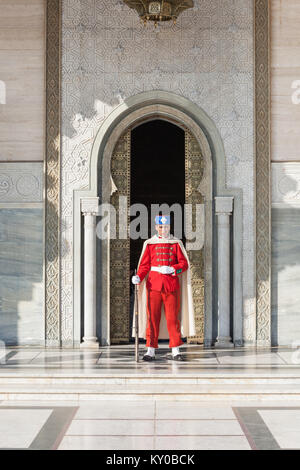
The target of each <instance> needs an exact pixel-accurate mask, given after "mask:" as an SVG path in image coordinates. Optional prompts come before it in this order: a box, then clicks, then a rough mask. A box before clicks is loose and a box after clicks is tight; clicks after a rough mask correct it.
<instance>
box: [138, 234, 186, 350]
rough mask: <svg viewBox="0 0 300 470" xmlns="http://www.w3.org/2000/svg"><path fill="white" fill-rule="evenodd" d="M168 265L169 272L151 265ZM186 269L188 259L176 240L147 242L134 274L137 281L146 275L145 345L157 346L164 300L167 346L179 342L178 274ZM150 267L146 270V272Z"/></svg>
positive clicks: (175, 344) (174, 345)
mask: <svg viewBox="0 0 300 470" xmlns="http://www.w3.org/2000/svg"><path fill="white" fill-rule="evenodd" d="M161 266H172V267H173V268H174V269H175V273H173V274H161V273H160V272H157V271H153V270H151V267H161ZM187 269H188V262H187V260H186V258H185V256H184V254H183V253H182V250H181V248H180V245H179V243H155V244H150V243H149V244H148V245H147V246H146V248H145V252H144V254H143V257H142V259H141V262H140V265H139V269H138V272H137V275H138V276H139V277H140V279H141V281H142V280H143V279H144V277H145V276H146V275H147V274H148V273H149V276H148V279H147V284H146V287H147V317H148V322H147V330H146V339H147V343H146V346H147V347H153V348H157V347H158V334H159V324H160V317H161V305H162V302H163V303H164V309H165V315H166V320H167V327H168V332H169V337H170V342H169V347H170V348H173V347H176V346H180V345H181V344H183V342H182V340H181V336H180V321H179V318H178V314H179V309H180V284H179V279H178V275H179V274H180V273H182V272H183V271H186V270H187ZM149 271H150V272H149Z"/></svg>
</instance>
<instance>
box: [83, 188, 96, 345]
mask: <svg viewBox="0 0 300 470" xmlns="http://www.w3.org/2000/svg"><path fill="white" fill-rule="evenodd" d="M98 199H99V198H97V197H86V198H83V199H81V212H82V213H83V215H84V337H83V342H82V343H81V345H80V347H81V348H84V349H98V348H99V342H98V338H97V336H96V215H97V213H98V204H99V200H98Z"/></svg>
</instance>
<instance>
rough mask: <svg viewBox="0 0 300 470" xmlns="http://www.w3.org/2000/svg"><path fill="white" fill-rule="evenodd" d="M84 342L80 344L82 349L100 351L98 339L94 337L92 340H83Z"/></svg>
mask: <svg viewBox="0 0 300 470" xmlns="http://www.w3.org/2000/svg"><path fill="white" fill-rule="evenodd" d="M82 339H83V341H82V343H80V349H94V350H95V349H97V350H98V349H99V347H100V346H99V342H98V338H96V337H92V338H85V337H84V338H82Z"/></svg>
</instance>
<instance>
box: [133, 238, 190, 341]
mask: <svg viewBox="0 0 300 470" xmlns="http://www.w3.org/2000/svg"><path fill="white" fill-rule="evenodd" d="M158 243H159V244H160V243H178V244H179V245H180V248H181V250H182V253H183V254H184V256H185V258H186V260H187V263H188V269H187V270H186V271H184V272H183V273H181V274H180V275H179V276H178V279H179V283H180V311H179V319H180V332H181V337H182V338H186V337H188V336H195V334H196V330H195V319H194V304H193V294H192V279H191V268H190V263H189V259H188V256H187V252H186V250H185V248H184V246H183V243H182V241H181V240H179V239H177V238H174V237H173V235H170V237H169V238H159V237H158V236H157V235H154V236H153V237H151V238H149V239H148V240H146V241H145V242H144V245H143V250H142V253H141V256H140V259H139V263H138V268H139V266H140V262H141V260H142V257H143V254H144V252H145V249H146V246H147V245H148V244H158ZM148 274H149V273H148ZM148 274H147V275H146V276H145V278H144V279H143V280H142V282H141V283H140V284H139V288H138V307H139V312H138V313H139V337H140V338H144V339H146V328H147V289H146V282H147V278H148ZM135 309H136V302H135V301H134V312H135ZM133 317H134V316H133ZM132 336H135V327H134V321H133V325H132ZM158 338H159V339H169V333H168V329H167V322H166V316H165V314H164V305H163V303H162V316H161V321H160V327H159V336H158Z"/></svg>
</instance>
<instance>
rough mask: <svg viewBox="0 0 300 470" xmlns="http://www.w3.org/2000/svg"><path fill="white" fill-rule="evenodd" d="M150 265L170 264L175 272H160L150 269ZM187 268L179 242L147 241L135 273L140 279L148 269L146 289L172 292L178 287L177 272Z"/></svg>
mask: <svg viewBox="0 0 300 470" xmlns="http://www.w3.org/2000/svg"><path fill="white" fill-rule="evenodd" d="M151 266H158V267H161V266H172V267H173V268H174V269H175V273H174V274H161V273H159V272H157V271H151V270H150V269H151ZM187 269H188V263H187V260H186V258H185V256H184V254H183V253H182V250H181V248H180V245H179V243H153V244H150V243H148V245H147V246H146V248H145V252H144V254H143V257H142V259H141V262H140V266H139V269H138V272H137V275H138V276H139V277H140V279H141V281H142V280H143V279H144V277H145V276H146V275H147V274H148V272H149V271H150V272H149V276H148V279H147V284H146V287H147V289H148V290H154V291H159V292H161V291H163V290H164V291H165V292H174V291H176V290H178V289H179V288H180V285H179V279H178V274H180V273H182V272H183V271H186V270H187Z"/></svg>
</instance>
